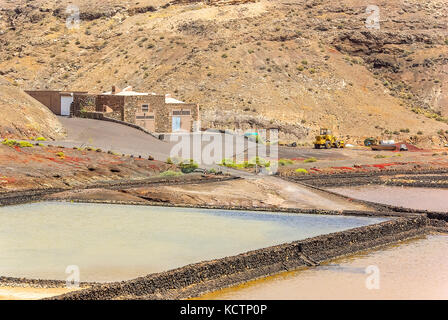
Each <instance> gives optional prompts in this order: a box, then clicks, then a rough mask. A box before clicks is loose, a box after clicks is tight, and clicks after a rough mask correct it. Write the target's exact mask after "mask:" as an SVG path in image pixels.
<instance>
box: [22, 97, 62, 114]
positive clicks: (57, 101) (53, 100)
mask: <svg viewBox="0 0 448 320" xmlns="http://www.w3.org/2000/svg"><path fill="white" fill-rule="evenodd" d="M25 92H26V93H27V94H29V95H30V96H31V97H33V98H34V99H36V100H37V101H39V102H40V103H42V104H43V105H45V106H47V107H48V109H50V110H51V111H52V112H53V113H54V114H57V115H60V114H61V95H60V93H59V91H25Z"/></svg>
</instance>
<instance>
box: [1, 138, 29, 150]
mask: <svg viewBox="0 0 448 320" xmlns="http://www.w3.org/2000/svg"><path fill="white" fill-rule="evenodd" d="M2 144H4V145H7V146H9V147H20V148H32V147H33V144H32V143H30V142H28V141H16V140H9V139H5V140H3V142H2Z"/></svg>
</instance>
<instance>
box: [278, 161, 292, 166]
mask: <svg viewBox="0 0 448 320" xmlns="http://www.w3.org/2000/svg"><path fill="white" fill-rule="evenodd" d="M278 164H279V165H280V166H282V167H284V166H287V165H290V164H294V161H292V160H290V159H280V160H278Z"/></svg>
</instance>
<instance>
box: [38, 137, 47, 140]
mask: <svg viewBox="0 0 448 320" xmlns="http://www.w3.org/2000/svg"><path fill="white" fill-rule="evenodd" d="M36 141H47V139H45V138H44V137H39V138H36Z"/></svg>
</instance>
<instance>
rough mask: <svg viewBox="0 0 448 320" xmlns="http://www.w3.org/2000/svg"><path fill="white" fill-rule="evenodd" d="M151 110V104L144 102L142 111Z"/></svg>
mask: <svg viewBox="0 0 448 320" xmlns="http://www.w3.org/2000/svg"><path fill="white" fill-rule="evenodd" d="M148 111H149V105H147V104H143V105H142V112H148Z"/></svg>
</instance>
